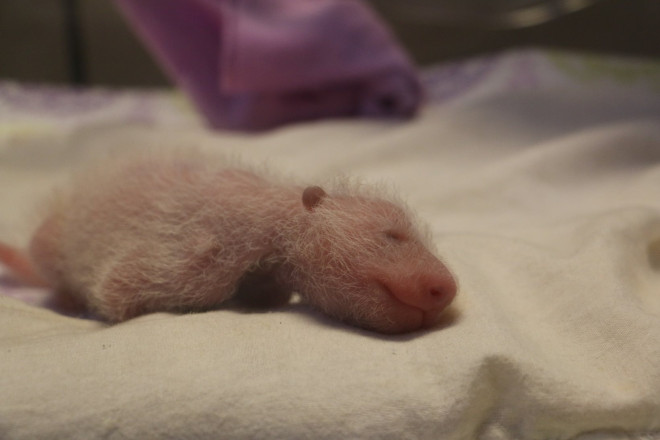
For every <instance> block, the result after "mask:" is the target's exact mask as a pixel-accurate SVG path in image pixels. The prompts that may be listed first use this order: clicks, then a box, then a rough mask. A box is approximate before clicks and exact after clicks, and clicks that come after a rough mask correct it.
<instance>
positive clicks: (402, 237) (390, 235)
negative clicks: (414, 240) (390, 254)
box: [383, 229, 408, 242]
mask: <svg viewBox="0 0 660 440" xmlns="http://www.w3.org/2000/svg"><path fill="white" fill-rule="evenodd" d="M383 234H384V235H385V237H386V238H387V239H388V240H391V241H395V242H404V241H406V240H408V237H407V236H406V234H404V233H403V232H400V231H395V230H391V229H388V230H387V231H384V232H383Z"/></svg>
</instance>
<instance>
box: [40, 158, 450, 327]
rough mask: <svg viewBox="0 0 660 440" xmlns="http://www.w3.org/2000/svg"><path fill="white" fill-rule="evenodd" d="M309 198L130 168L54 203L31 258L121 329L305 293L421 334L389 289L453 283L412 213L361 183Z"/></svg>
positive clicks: (209, 162) (333, 307)
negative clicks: (148, 316)
mask: <svg viewBox="0 0 660 440" xmlns="http://www.w3.org/2000/svg"><path fill="white" fill-rule="evenodd" d="M303 189H304V186H303V185H299V184H296V183H292V182H291V181H286V180H284V179H281V178H279V177H277V176H274V175H271V174H270V173H268V172H267V171H266V170H264V169H262V170H255V169H251V168H250V167H246V166H244V165H242V164H239V163H236V161H226V160H222V159H220V158H218V157H216V156H212V155H208V154H203V153H200V152H197V151H194V150H188V149H186V150H173V151H167V152H165V151H159V152H157V153H154V152H143V153H139V154H133V155H122V156H121V157H119V158H117V159H114V160H110V161H103V162H99V163H97V164H96V165H95V166H92V167H89V168H87V169H86V170H85V171H84V172H83V173H81V174H80V175H78V176H76V177H75V178H74V179H73V181H72V184H71V185H70V186H69V188H68V189H65V190H63V191H61V192H60V194H59V195H58V196H57V197H55V198H54V199H53V201H52V204H51V206H50V208H49V210H48V212H49V214H48V216H47V217H46V219H45V221H44V222H43V224H42V225H41V227H40V228H39V229H38V230H37V231H36V233H35V235H34V237H33V240H32V242H31V246H30V256H31V258H32V261H33V263H34V264H35V266H36V268H37V269H38V270H39V272H40V273H41V275H42V276H43V277H44V278H46V279H47V280H48V281H49V282H51V283H52V284H53V285H54V286H56V287H57V288H58V289H60V290H62V291H66V292H69V293H70V294H72V295H74V296H76V297H77V298H78V299H79V300H80V301H82V302H83V303H84V304H86V305H87V307H89V308H90V309H91V310H92V311H93V312H95V313H96V314H98V315H100V316H101V317H103V318H105V319H107V320H110V321H114V322H116V321H122V320H125V319H129V318H131V317H134V316H137V315H140V314H144V313H149V312H153V311H185V310H201V309H208V308H211V307H214V306H217V305H218V304H220V303H222V302H223V301H225V300H227V299H228V298H230V297H232V296H233V295H235V294H236V293H237V292H238V291H239V290H242V289H243V290H246V289H247V290H250V289H252V290H255V289H257V290H264V292H262V293H263V295H271V296H272V297H274V298H276V297H279V298H282V300H283V301H285V300H286V299H287V298H288V297H289V295H290V293H291V292H292V291H297V292H299V293H300V294H301V296H302V297H303V298H304V299H305V300H307V301H308V302H310V303H312V304H315V305H317V306H318V307H319V308H321V309H322V310H324V311H326V312H327V313H329V314H330V315H332V316H335V317H338V318H340V319H343V320H347V321H349V322H352V323H354V324H357V325H360V326H363V327H367V328H372V329H376V330H380V331H385V332H398V331H407V330H410V329H414V328H418V327H420V326H422V323H420V322H419V320H420V319H421V318H419V316H418V315H419V310H416V311H415V312H416V315H415V317H414V319H413V318H412V315H413V312H412V311H411V310H408V309H409V308H410V307H408V309H406V307H407V306H405V305H404V304H403V303H401V302H400V301H398V300H395V299H393V298H392V296H393V295H392V292H391V291H390V290H394V291H396V293H397V295H394V296H397V297H398V296H399V291H401V292H404V293H403V295H404V296H405V295H408V293H407V290H406V289H407V287H405V286H406V285H407V284H410V285H419V284H420V283H422V284H424V283H426V284H424V286H427V285H432V284H433V283H435V285H437V284H438V283H443V282H445V281H444V280H447V279H449V280H451V282H453V279H451V275H449V273H448V271H447V270H446V268H445V267H444V266H443V265H442V264H441V263H440V262H439V261H438V260H437V259H436V258H435V257H434V256H433V255H432V254H431V253H430V252H429V251H428V249H430V247H431V245H430V240H429V236H428V232H426V230H423V232H420V229H419V228H418V226H417V225H416V224H415V222H414V221H413V220H412V219H413V216H412V215H411V213H410V212H409V210H408V209H407V208H405V207H403V204H402V203H401V201H400V200H398V199H397V198H396V197H395V196H393V195H392V193H391V192H388V191H384V190H383V189H382V188H377V187H374V186H368V185H363V184H361V183H359V182H356V181H351V180H350V179H339V180H335V181H334V182H331V183H329V184H326V185H325V190H326V192H327V197H325V198H324V199H323V201H322V202H321V203H320V204H319V205H318V206H316V207H314V208H313V209H306V208H305V206H304V205H303V203H302V201H301V194H302V192H303ZM397 271H398V272H400V274H399V275H397ZM397 277H398V278H397ZM427 278H428V279H429V280H430V281H426V279H427ZM438 279H440V281H437V280H438ZM447 282H448V283H449V284H451V282H449V281H447ZM406 283H407V284H406ZM384 286H386V287H384ZM393 286H394V287H393ZM399 286H403V287H399ZM425 288H427V287H425ZM411 289H412V290H411V292H412V291H413V290H414V289H415V288H413V287H411ZM450 289H451V286H450ZM454 289H455V286H454ZM251 294H252V293H251ZM411 294H414V295H417V293H416V291H415V292H413V293H411ZM451 295H452V296H453V293H452V294H451ZM404 302H406V301H404ZM425 319H426V321H428V320H429V319H427V318H425ZM411 320H413V321H415V322H414V323H410V322H408V321H411ZM426 321H425V322H424V324H428V322H426Z"/></svg>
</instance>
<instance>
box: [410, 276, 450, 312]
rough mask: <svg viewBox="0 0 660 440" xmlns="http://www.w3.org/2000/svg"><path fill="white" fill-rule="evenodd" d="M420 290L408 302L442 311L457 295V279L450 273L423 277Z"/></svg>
mask: <svg viewBox="0 0 660 440" xmlns="http://www.w3.org/2000/svg"><path fill="white" fill-rule="evenodd" d="M418 289H419V290H418V292H417V293H416V294H414V295H411V296H410V298H408V301H407V302H408V304H410V305H413V306H415V307H419V308H420V309H422V310H424V311H437V312H439V311H441V310H442V309H444V308H446V307H447V306H448V305H449V304H451V302H452V301H453V300H454V298H455V297H456V291H457V290H458V288H457V286H456V280H455V279H454V277H453V276H452V275H451V274H450V273H449V272H446V273H441V274H437V275H433V276H427V277H424V278H422V280H421V282H420V285H419V288H418Z"/></svg>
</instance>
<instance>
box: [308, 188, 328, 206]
mask: <svg viewBox="0 0 660 440" xmlns="http://www.w3.org/2000/svg"><path fill="white" fill-rule="evenodd" d="M325 196H327V194H326V193H325V191H323V188H321V187H320V186H308V187H307V188H305V190H304V191H303V194H302V202H303V205H304V206H305V208H307V210H308V211H312V210H313V209H314V208H316V207H317V206H318V204H319V203H321V201H322V200H323V198H324V197H325Z"/></svg>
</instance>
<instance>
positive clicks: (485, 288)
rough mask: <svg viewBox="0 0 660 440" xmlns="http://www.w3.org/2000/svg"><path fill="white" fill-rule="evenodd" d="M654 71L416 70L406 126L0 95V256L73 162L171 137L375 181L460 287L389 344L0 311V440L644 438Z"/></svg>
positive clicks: (530, 64)
mask: <svg viewBox="0 0 660 440" xmlns="http://www.w3.org/2000/svg"><path fill="white" fill-rule="evenodd" d="M658 72H660V66H659V65H658V64H655V63H651V62H638V61H633V60H617V59H609V58H599V57H589V56H573V55H567V54H564V53H554V52H538V51H532V52H514V53H507V54H503V55H500V56H494V57H488V58H480V59H475V60H470V61H467V62H463V63H458V64H452V65H445V66H438V67H436V68H433V69H430V70H428V71H427V72H426V73H425V81H426V83H427V84H428V85H429V87H430V93H429V97H430V98H429V99H430V102H429V104H428V107H427V108H426V109H425V111H424V112H423V113H422V115H421V116H420V118H418V119H417V120H415V121H413V122H411V123H383V122H358V121H344V122H342V121H334V122H323V123H315V124H308V125H300V126H295V127H290V128H287V129H283V130H279V131H276V132H272V133H270V134H267V135H259V136H242V135H241V136H239V135H222V134H220V135H207V134H204V133H202V132H201V131H200V129H198V128H195V127H196V125H195V123H191V122H190V118H189V116H185V117H182V118H180V119H177V118H174V117H169V116H168V117H167V118H166V119H167V121H168V122H167V123H164V122H163V117H161V116H159V117H154V118H153V120H151V121H150V123H149V124H144V123H139V121H138V122H135V121H132V125H130V126H128V125H127V124H125V123H124V122H125V121H127V120H129V119H125V120H124V119H122V117H123V116H117V115H118V114H120V115H121V114H123V113H121V112H119V111H118V110H117V108H118V107H116V106H117V105H118V104H116V103H115V104H112V105H111V106H110V107H106V108H105V110H103V111H101V110H99V111H98V113H94V112H90V111H87V112H85V114H80V115H78V116H77V117H76V118H75V122H71V121H70V120H68V121H64V122H66V123H63V124H62V125H57V124H55V123H51V121H58V119H57V118H58V117H61V116H52V117H51V116H48V117H44V116H42V117H41V119H38V118H36V117H32V119H29V120H23V122H24V124H23V125H21V124H19V122H20V121H19V119H20V118H19V116H17V115H18V113H17V112H16V111H15V110H14V111H11V112H10V111H9V110H7V108H8V105H7V104H6V102H5V103H4V104H3V101H2V98H1V97H0V116H2V114H3V113H2V112H3V111H4V112H5V114H6V115H8V114H11V115H12V116H11V117H12V118H14V119H11V122H5V123H4V125H0V127H1V128H2V130H3V132H2V133H3V134H2V136H3V137H2V141H1V142H0V239H2V240H5V241H12V242H14V243H19V242H22V241H23V240H25V239H26V236H25V235H21V234H19V233H18V232H16V231H18V230H19V229H27V228H21V226H22V225H23V224H24V223H25V222H26V220H25V219H26V218H27V217H29V215H28V214H27V213H28V212H29V209H28V206H30V205H32V204H34V203H35V199H36V197H37V196H38V195H41V194H43V193H45V192H47V191H48V188H49V187H51V186H52V185H53V183H54V182H56V181H58V180H59V179H61V178H62V176H63V175H64V174H65V171H66V169H68V168H69V167H71V166H72V164H73V163H75V162H77V161H78V159H79V158H80V157H81V156H84V155H86V154H88V153H89V152H90V151H91V150H94V151H99V150H106V149H108V148H117V146H119V148H131V146H132V145H143V144H156V145H158V144H175V145H182V144H183V145H185V144H195V145H201V146H202V147H203V148H210V149H215V150H221V151H227V152H229V153H239V154H241V155H242V156H243V157H244V158H245V159H247V160H254V161H258V162H259V161H262V162H263V161H267V162H268V163H269V164H270V165H271V166H273V167H275V168H278V169H280V170H282V171H283V172H285V173H291V174H295V175H297V176H300V177H302V178H308V179H312V178H314V177H326V176H331V175H334V174H336V173H348V174H351V175H357V176H360V177H362V178H364V179H365V180H366V181H387V182H393V183H394V184H395V185H396V186H397V187H398V188H399V190H400V192H401V193H402V194H403V195H404V197H405V198H406V199H407V200H408V201H409V203H410V205H411V206H413V207H414V208H415V209H416V210H417V211H418V212H419V214H420V217H421V218H423V219H424V220H426V221H427V222H428V223H429V224H430V226H431V229H432V231H433V233H434V237H435V239H436V243H437V245H438V248H439V251H440V254H441V256H442V257H443V260H444V261H446V263H447V264H448V266H449V267H450V268H451V269H452V270H453V272H454V273H455V275H456V277H457V279H458V281H459V284H460V291H459V295H458V297H457V299H456V302H455V304H454V306H453V307H452V309H453V310H452V312H451V313H449V314H448V315H447V317H446V319H445V320H444V322H443V323H442V325H441V326H440V327H439V328H437V329H434V330H432V331H425V332H421V333H413V334H409V335H402V336H395V337H386V336H381V335H378V334H375V333H370V332H366V331H361V330H357V329H355V328H351V327H349V326H345V325H343V324H340V323H337V322H334V321H332V320H330V319H328V318H325V317H324V316H322V315H321V314H319V313H316V312H314V311H311V310H309V309H308V308H307V307H305V306H302V305H299V304H293V305H290V306H288V307H286V308H284V309H279V310H275V311H272V312H267V313H238V312H235V311H230V310H220V311H214V312H209V313H201V314H193V315H183V316H177V315H170V314H154V315H148V316H144V317H141V318H138V319H134V320H131V321H128V322H126V323H123V324H120V325H115V326H112V327H108V326H106V325H105V324H102V323H98V322H94V321H88V320H81V319H74V318H67V317H62V316H60V315H57V314H55V313H54V312H51V311H49V310H46V309H43V308H39V307H36V306H34V305H28V304H26V303H24V302H20V301H17V300H16V299H12V298H8V297H7V295H5V296H0V396H1V397H0V438H2V439H34V438H66V439H89V438H113V439H114V438H117V439H119V438H149V439H161V438H162V439H165V438H176V439H215V438H227V439H238V438H246V439H247V438H250V439H270V438H273V439H274V438H282V439H310V438H311V439H339V438H361V439H484V440H491V439H493V440H494V439H497V440H500V439H573V438H575V439H577V438H579V439H581V440H602V439H639V440H641V439H660V88H659V85H660V76H659V74H658ZM0 89H1V87H0ZM0 95H1V93H0ZM131 99H133V97H127V98H125V101H124V102H123V104H121V105H123V106H124V107H122V108H123V109H130V108H131V105H132V104H131V102H132V101H131ZM153 99H156V98H155V97H154V98H153ZM158 99H164V98H163V97H162V96H159V97H158ZM168 102H169V101H168ZM3 106H4V107H3ZM113 106H114V107H113ZM112 109H114V110H112ZM122 111H124V110H122ZM126 111H127V110H126ZM158 112H159V114H160V115H162V114H164V113H167V111H166V110H163V108H160V107H159V109H158ZM8 118H9V117H8V116H6V117H5V121H8V120H9V119H8ZM49 118H50V119H49ZM0 124H1V123H0ZM49 124H50V125H49ZM3 288H4V293H11V292H10V290H12V289H14V290H12V291H13V292H14V293H15V295H14V296H21V295H20V294H19V293H16V292H15V291H16V290H21V288H20V286H14V287H13V288H10V286H8V285H7V284H5V285H4V287H3ZM31 292H32V294H33V295H37V294H38V293H39V292H38V291H37V292H35V291H31Z"/></svg>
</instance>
